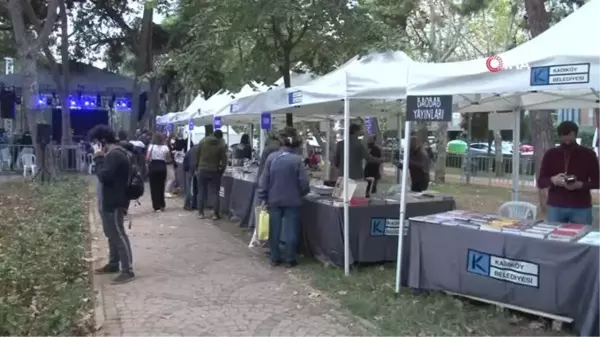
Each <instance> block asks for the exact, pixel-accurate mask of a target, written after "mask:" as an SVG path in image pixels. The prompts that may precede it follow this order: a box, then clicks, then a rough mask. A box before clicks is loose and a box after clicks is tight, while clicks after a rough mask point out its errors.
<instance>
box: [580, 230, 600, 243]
mask: <svg viewBox="0 0 600 337" xmlns="http://www.w3.org/2000/svg"><path fill="white" fill-rule="evenodd" d="M577 242H579V243H585V244H587V245H594V246H600V232H596V231H594V232H589V233H587V234H586V235H585V236H584V237H582V238H581V239H579V241H577Z"/></svg>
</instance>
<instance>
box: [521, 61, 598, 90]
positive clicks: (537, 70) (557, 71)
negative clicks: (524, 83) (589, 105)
mask: <svg viewBox="0 0 600 337" xmlns="http://www.w3.org/2000/svg"><path fill="white" fill-rule="evenodd" d="M578 83H590V64H589V63H577V64H561V65H555V66H546V67H533V68H531V72H530V82H529V85H531V86H532V87H535V86H543V85H558V84H578Z"/></svg>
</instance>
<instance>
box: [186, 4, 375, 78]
mask: <svg viewBox="0 0 600 337" xmlns="http://www.w3.org/2000/svg"><path fill="white" fill-rule="evenodd" d="M178 17H179V20H178V29H179V30H180V31H181V32H186V34H187V36H188V39H187V41H185V43H182V45H181V48H180V49H179V50H178V51H177V52H176V53H174V54H175V57H176V60H177V61H176V62H174V63H176V64H177V65H178V69H179V70H180V71H183V70H184V71H185V72H186V73H187V75H188V76H190V82H195V83H201V85H200V86H201V87H202V86H206V87H219V85H220V86H221V87H225V88H227V89H231V90H236V89H238V88H239V87H241V86H242V85H244V84H246V83H248V82H249V81H253V80H254V81H260V82H265V83H272V82H273V81H274V80H276V79H277V78H278V77H281V76H283V77H284V80H289V78H286V77H289V72H290V71H293V70H295V71H313V72H317V73H325V72H328V71H330V70H332V69H333V68H334V67H335V66H337V65H339V64H341V63H342V62H345V61H346V60H347V59H349V58H350V57H352V56H354V55H356V54H358V53H360V52H362V51H365V50H366V49H368V48H369V46H370V43H371V42H372V41H377V40H380V39H381V38H382V34H380V32H381V31H379V30H378V29H377V25H375V24H374V21H373V20H372V19H371V18H370V17H369V15H368V13H367V11H366V7H364V6H361V4H360V3H359V4H350V2H349V1H338V2H331V1H326V0H311V1H308V0H302V1H291V0H280V1H274V0H257V1H243V0H231V1H217V0H208V1H194V0H183V1H181V3H180V9H179V13H178ZM181 36H185V34H182V35H181ZM218 73H220V74H223V75H225V76H219V75H218ZM213 81H214V82H213ZM222 81H224V82H222ZM220 82H222V83H220ZM287 84H289V83H287Z"/></svg>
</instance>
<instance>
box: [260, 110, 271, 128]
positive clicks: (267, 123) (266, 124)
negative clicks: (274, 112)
mask: <svg viewBox="0 0 600 337" xmlns="http://www.w3.org/2000/svg"><path fill="white" fill-rule="evenodd" d="M260 128H261V129H263V130H271V114H270V113H268V112H263V113H262V114H260Z"/></svg>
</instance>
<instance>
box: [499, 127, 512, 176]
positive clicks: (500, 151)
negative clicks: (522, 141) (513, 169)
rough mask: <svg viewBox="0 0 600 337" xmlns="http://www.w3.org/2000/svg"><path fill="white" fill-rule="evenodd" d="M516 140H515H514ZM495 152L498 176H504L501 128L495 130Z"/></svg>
mask: <svg viewBox="0 0 600 337" xmlns="http://www.w3.org/2000/svg"><path fill="white" fill-rule="evenodd" d="M513 141H514V140H513ZM494 153H495V159H494V161H495V164H494V167H495V172H496V177H501V176H502V173H503V172H502V171H503V170H502V168H503V167H504V166H502V134H500V130H496V131H494Z"/></svg>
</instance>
